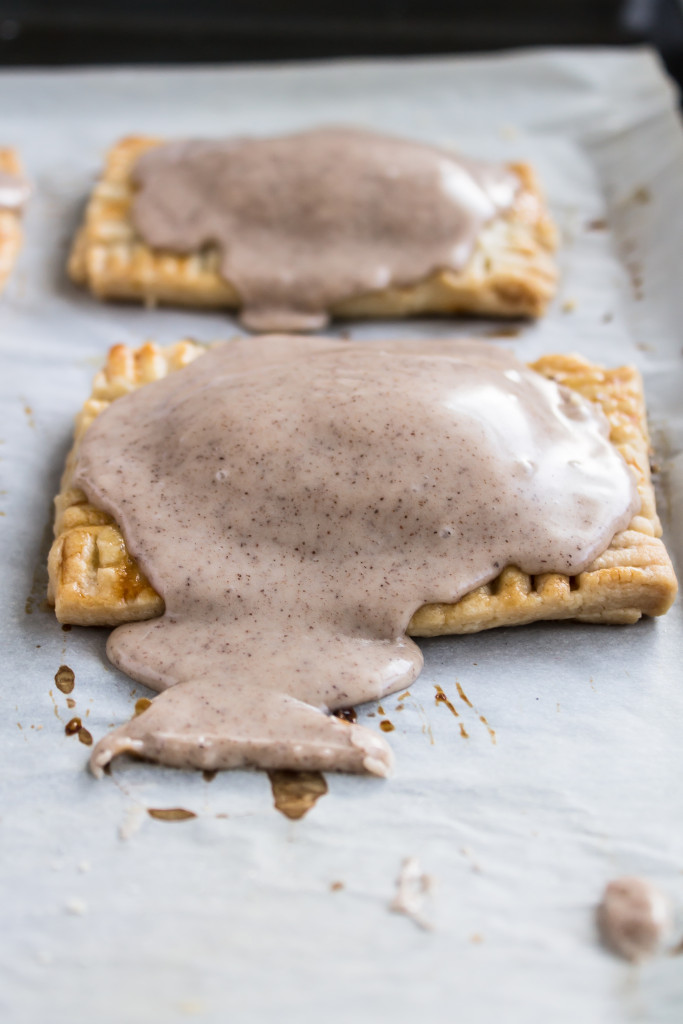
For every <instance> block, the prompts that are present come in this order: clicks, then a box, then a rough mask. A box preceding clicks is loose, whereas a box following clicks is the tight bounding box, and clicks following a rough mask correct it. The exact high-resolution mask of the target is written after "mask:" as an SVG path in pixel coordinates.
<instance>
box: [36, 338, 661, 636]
mask: <svg viewBox="0 0 683 1024" xmlns="http://www.w3.org/2000/svg"><path fill="white" fill-rule="evenodd" d="M202 352H204V348H203V347H202V346H201V345H198V344H197V343H195V342H192V341H181V342H178V344H177V345H174V346H172V347H171V348H168V349H160V348H158V347H157V346H156V345H153V344H149V343H148V344H146V345H143V346H142V348H140V349H138V350H137V351H133V350H131V349H129V348H127V347H126V346H125V345H116V346H114V348H112V349H111V351H110V352H109V358H108V361H107V365H106V366H105V368H104V370H103V371H102V372H101V373H99V374H98V375H97V377H96V378H95V382H94V386H93V393H92V395H91V397H90V398H89V399H88V400H87V401H86V403H85V405H84V407H83V410H82V411H81V413H80V415H79V417H78V419H77V422H76V431H75V442H74V448H73V449H72V451H71V453H70V454H69V457H68V459H67V464H66V469H65V472H64V476H63V479H62V484H61V490H60V493H59V495H58V496H57V498H56V499H55V506H56V517H55V538H56V539H55V541H54V544H53V545H52V550H51V551H50V557H49V575H50V585H49V594H48V596H49V599H50V601H51V602H52V603H53V604H54V605H55V610H56V613H57V618H58V619H59V621H60V622H69V623H72V624H74V625H103V626H115V625H119V624H120V623H122V622H130V621H133V620H137V619H149V618H153V617H154V616H156V615H160V614H161V613H162V612H163V607H164V605H163V601H162V599H161V598H160V597H159V595H158V594H157V593H156V592H155V591H154V589H153V588H152V587H151V585H150V584H149V582H148V581H147V580H146V578H145V577H144V575H143V573H142V572H141V571H140V569H139V567H138V566H137V565H136V563H135V561H134V559H132V558H131V557H130V555H129V554H128V552H127V551H126V546H125V542H124V540H123V537H122V535H121V533H120V531H119V529H118V527H117V526H116V524H115V523H114V521H113V520H112V519H111V518H110V516H108V515H106V513H104V512H101V511H99V510H98V509H96V508H94V507H93V506H92V505H90V504H89V503H88V502H87V500H86V497H85V495H84V494H83V492H82V491H80V490H78V489H77V488H74V487H72V485H71V476H72V471H73V465H74V459H75V452H76V450H77V447H78V443H79V440H80V438H81V437H82V435H83V433H84V432H85V430H86V429H87V427H88V426H89V424H90V423H91V422H92V420H93V419H94V417H95V416H97V415H98V413H99V412H101V411H102V409H104V408H106V406H107V405H108V404H109V403H110V402H112V401H114V400H115V399H116V398H118V397H119V396H120V395H122V394H126V393H127V392H128V391H132V390H134V389H135V388H138V387H141V386H142V385H144V384H146V383H149V382H150V381H153V380H158V379H160V378H162V377H165V376H166V375H167V374H168V373H170V372H172V371H174V370H176V369H180V368H181V367H182V366H186V365H187V364H188V363H189V362H191V361H192V360H193V359H196V358H197V357H198V356H200V355H201V354H202ZM532 368H533V369H534V370H536V371H537V372H538V373H541V374H543V376H545V377H549V378H552V379H554V380H557V381H558V382H560V383H562V384H564V385H566V386H567V387H570V388H572V389H573V390H575V391H578V392H579V393H580V394H582V395H584V397H586V398H589V399H590V400H591V401H594V402H597V403H598V404H599V405H600V406H601V407H602V409H603V411H604V412H605V415H606V416H607V419H608V421H609V424H610V437H611V440H612V442H613V443H614V444H615V445H616V447H617V448H618V449H619V451H620V452H621V453H622V455H623V456H624V458H625V460H626V462H627V463H628V464H629V465H630V466H632V467H633V469H634V470H635V472H636V475H637V479H638V490H639V493H640V496H641V510H640V512H639V514H638V515H637V516H634V517H633V519H632V520H631V522H630V524H629V527H628V529H626V530H623V531H622V532H621V533H618V534H617V535H616V536H615V537H614V539H613V541H612V543H611V544H610V546H609V548H608V549H607V551H605V552H604V554H602V555H601V556H600V557H599V558H597V559H596V560H595V562H593V564H592V565H591V566H590V568H589V569H587V570H586V571H585V572H582V573H581V574H580V575H578V576H576V577H569V576H564V575H561V574H559V573H547V574H544V575H543V576H536V577H530V576H527V575H526V574H525V573H523V572H521V571H520V570H519V569H516V568H514V567H509V568H507V569H505V570H504V571H503V572H502V573H501V574H500V576H499V577H497V579H495V580H494V581H493V582H492V583H489V584H487V585H486V586H483V587H479V588H478V589H477V590H474V591H472V593H470V594H468V595H466V596H465V597H463V598H462V599H461V600H460V601H458V602H457V603H456V604H433V605H425V606H424V607H423V608H420V609H419V610H418V611H417V612H416V613H415V615H414V616H413V618H412V619H411V622H410V624H409V626H408V632H409V633H410V634H411V635H412V636H438V635H441V634H447V633H474V632H478V631H480V630H483V629H492V628H493V627H495V626H513V625H521V624H523V623H527V622H535V621H538V620H541V619H578V620H580V621H582V622H610V623H629V622H636V621H637V620H638V619H639V618H640V617H641V615H662V614H663V613H664V612H665V611H667V609H668V608H669V607H670V606H671V604H672V602H673V600H674V597H675V596H676V590H677V584H676V578H675V575H674V572H673V568H672V565H671V562H670V560H669V556H668V554H667V552H666V548H665V547H664V544H663V542H662V541H661V540H660V536H661V526H660V522H659V519H658V517H657V511H656V508H655V496H654V489H653V486H652V481H651V479H650V465H649V440H648V434H647V422H646V416H645V403H644V398H643V389H642V382H641V379H640V375H639V374H638V371H637V370H635V369H634V368H633V367H628V366H626V367H620V368H618V369H615V370H605V369H603V368H602V367H600V366H596V365H594V364H592V363H589V362H587V361H586V360H584V359H582V358H581V357H580V356H562V355H551V356H544V357H543V358H541V359H539V360H538V361H537V362H536V363H533V364H532Z"/></svg>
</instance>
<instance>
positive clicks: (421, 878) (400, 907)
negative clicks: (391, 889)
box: [389, 857, 434, 931]
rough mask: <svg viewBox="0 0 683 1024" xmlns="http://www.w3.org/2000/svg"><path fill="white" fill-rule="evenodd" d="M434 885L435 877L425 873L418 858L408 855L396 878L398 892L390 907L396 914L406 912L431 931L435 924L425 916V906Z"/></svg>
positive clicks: (421, 926)
mask: <svg viewBox="0 0 683 1024" xmlns="http://www.w3.org/2000/svg"><path fill="white" fill-rule="evenodd" d="M432 887H433V879H432V878H431V876H430V875H425V874H423V872H422V869H421V868H420V863H419V861H418V860H417V858H416V857H406V859H405V860H404V861H403V864H402V865H401V871H400V873H399V876H398V878H397V879H396V894H395V896H394V898H393V900H392V901H391V903H390V905H389V909H390V910H393V911H394V913H396V914H405V915H406V917H409V918H411V920H413V921H414V922H415V924H417V925H419V927H420V928H424V929H425V930H426V931H431V929H432V928H433V927H434V925H433V924H432V923H431V921H429V920H427V918H425V916H424V914H423V907H424V902H425V898H426V896H427V895H428V894H429V893H430V892H431V890H432Z"/></svg>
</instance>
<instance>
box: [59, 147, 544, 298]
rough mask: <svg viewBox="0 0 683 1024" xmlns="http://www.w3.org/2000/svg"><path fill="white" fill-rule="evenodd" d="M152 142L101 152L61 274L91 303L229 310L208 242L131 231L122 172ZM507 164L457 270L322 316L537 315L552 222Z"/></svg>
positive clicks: (518, 167)
mask: <svg viewBox="0 0 683 1024" xmlns="http://www.w3.org/2000/svg"><path fill="white" fill-rule="evenodd" d="M161 142H162V140H161V139H155V138H148V137H135V136H131V137H129V138H125V139H122V140H121V141H120V142H118V143H117V144H116V145H115V146H114V147H113V148H112V149H111V150H110V152H109V154H108V157H107V161H106V164H105V168H104V172H103V175H102V177H101V178H100V180H99V182H98V183H97V185H96V186H95V189H94V191H93V194H92V196H91V198H90V201H89V203H88V206H87V209H86V213H85V219H84V221H83V224H82V225H81V227H80V229H79V231H78V233H77V235H76V237H75V239H74V243H73V246H72V249H71V255H70V257H69V264H68V269H69V274H70V276H71V278H72V279H73V280H74V281H76V282H77V283H78V284H82V285H85V286H87V287H88V288H89V289H90V291H91V292H92V293H93V294H94V295H96V296H97V297H98V298H100V299H133V300H139V301H142V302H146V303H148V304H150V305H156V304H157V303H168V304H172V305H187V306H200V307H225V308H234V307H237V306H239V295H238V294H237V291H236V290H235V288H234V287H233V286H232V285H231V284H230V283H229V282H227V281H225V280H224V279H223V278H222V277H221V275H220V272H219V252H218V250H217V249H216V248H213V247H211V248H207V249H205V250H203V251H202V252H200V253H195V254H193V255H190V256H179V255H176V254H173V253H168V252H161V251H158V250H153V249H151V248H150V247H149V246H147V245H145V243H144V242H143V241H142V239H141V238H140V237H139V236H138V235H137V234H136V232H135V229H134V227H133V224H132V221H131V217H130V207H131V202H132V199H133V194H134V192H133V185H132V181H131V172H132V169H133V166H134V164H135V162H136V160H137V159H138V157H140V156H141V155H142V153H144V152H145V151H146V150H148V149H150V148H153V147H154V146H157V145H160V143H161ZM510 167H511V170H513V171H514V172H515V173H516V174H517V176H518V177H519V179H520V182H521V188H520V190H519V192H518V195H517V198H516V201H515V204H514V206H513V207H512V209H511V210H509V211H507V213H506V214H504V215H502V216H500V217H498V218H497V219H496V220H494V221H493V222H492V223H491V224H489V225H488V226H487V227H486V228H485V229H484V231H483V232H482V233H481V236H480V238H479V239H478V241H477V245H476V248H475V251H474V253H473V254H472V257H471V259H470V260H469V262H468V264H467V266H466V267H465V268H464V269H463V270H462V271H459V272H455V271H452V270H447V271H440V272H439V273H436V274H432V275H431V276H430V277H428V278H426V279H425V280H424V281H421V282H418V283H417V284H415V285H411V286H409V287H405V288H386V289H383V290H382V291H377V292H372V293H370V294H367V295H362V296H358V297H356V298H353V299H348V300H346V301H344V302H341V303H339V304H338V305H337V306H335V307H334V308H333V309H332V310H331V312H332V313H333V314H334V315H335V316H342V317H358V316H363V317H384V316H411V315H416V314H419V313H484V314H487V315H494V316H534V317H535V316H540V315H541V314H542V313H543V312H544V310H545V308H546V306H547V304H548V302H549V301H550V299H551V298H552V297H553V295H554V293H555V285H556V279H557V273H556V269H555V263H554V260H553V255H552V254H553V251H554V249H555V245H556V237H555V236H556V232H555V227H554V225H553V222H552V220H551V219H550V216H549V214H548V211H547V209H546V207H545V203H544V201H543V198H542V195H541V190H540V187H539V184H538V181H537V179H536V175H535V173H534V171H533V169H532V168H531V167H530V166H529V165H528V164H511V165H510Z"/></svg>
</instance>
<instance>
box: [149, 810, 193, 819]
mask: <svg viewBox="0 0 683 1024" xmlns="http://www.w3.org/2000/svg"><path fill="white" fill-rule="evenodd" d="M147 813H148V814H149V816H150V818H156V820H157V821H189V820H190V818H196V817H197V815H196V814H195V812H194V811H186V810H185V808H184V807H148V808H147Z"/></svg>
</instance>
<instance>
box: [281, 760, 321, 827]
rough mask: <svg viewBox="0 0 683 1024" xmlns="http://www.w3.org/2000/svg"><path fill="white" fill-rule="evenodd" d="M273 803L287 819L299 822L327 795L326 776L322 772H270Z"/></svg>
mask: <svg viewBox="0 0 683 1024" xmlns="http://www.w3.org/2000/svg"><path fill="white" fill-rule="evenodd" d="M268 778H269V779H270V786H271V789H272V791H273V803H274V805H275V807H276V808H277V810H278V811H280V812H281V813H282V814H284V816H285V817H286V818H291V819H292V820H293V821H297V820H298V819H299V818H303V816H304V814H307V813H308V811H310V809H311V807H313V806H314V805H315V804H316V803H317V801H318V800H319V799H320V797H321V796H324V795H325V793H327V782H326V781H325V776H324V775H321V773H320V772H290V771H270V772H268Z"/></svg>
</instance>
